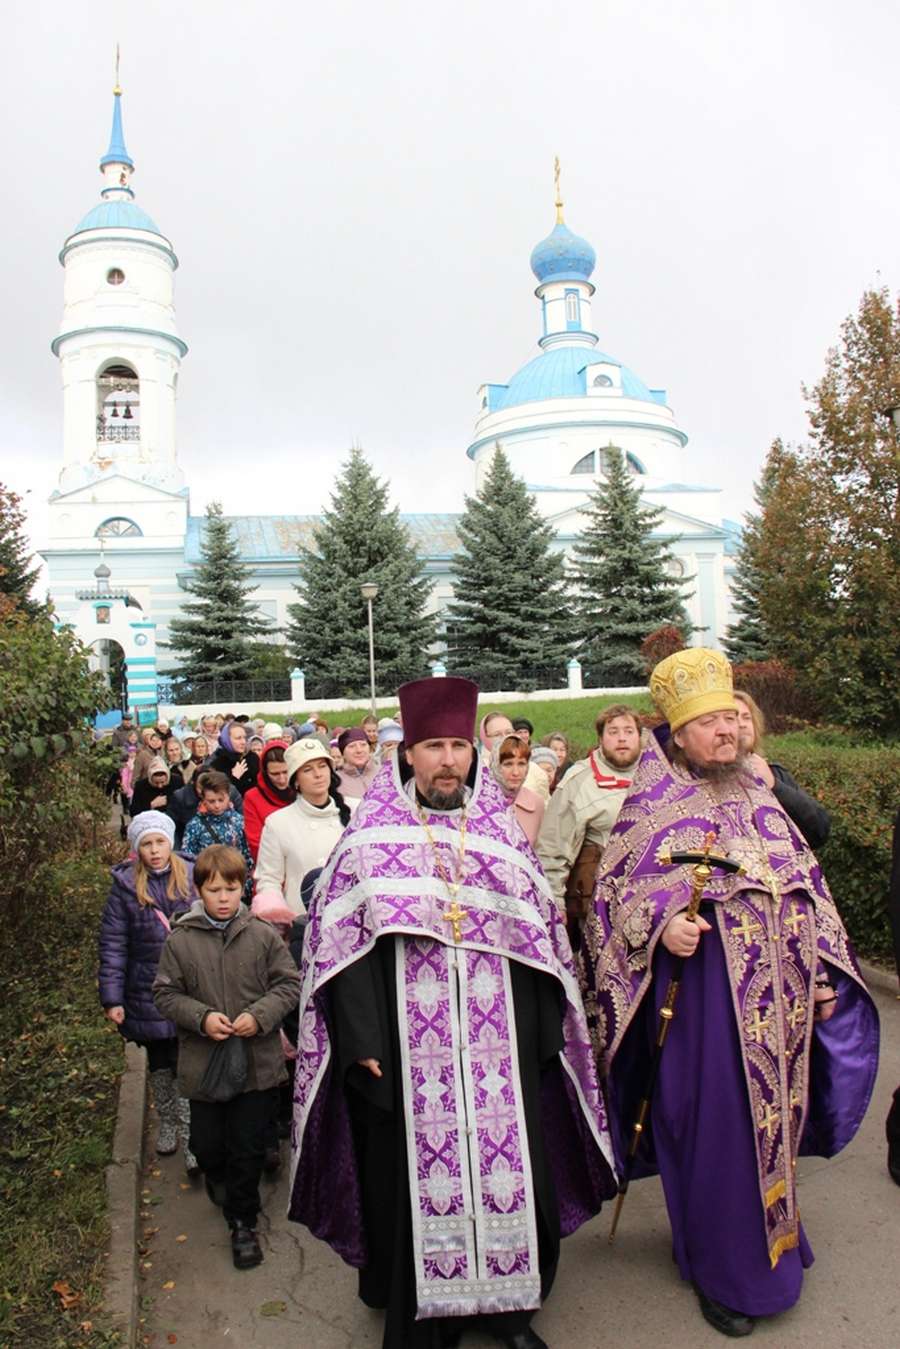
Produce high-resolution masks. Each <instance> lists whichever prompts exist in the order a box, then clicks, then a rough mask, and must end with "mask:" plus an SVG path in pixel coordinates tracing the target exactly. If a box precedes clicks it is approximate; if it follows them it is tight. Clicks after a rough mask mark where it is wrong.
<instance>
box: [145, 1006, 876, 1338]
mask: <svg viewBox="0 0 900 1349" xmlns="http://www.w3.org/2000/svg"><path fill="white" fill-rule="evenodd" d="M876 997H877V1000H878V1007H879V1011H880V1013H881V1017H882V1058H881V1071H880V1074H879V1079H878V1086H877V1088H876V1092H875V1097H874V1100H873V1103H872V1107H871V1109H870V1111H869V1114H868V1117H867V1119H866V1121H865V1123H864V1125H863V1127H862V1129H861V1130H860V1133H859V1135H858V1136H857V1138H856V1140H855V1141H854V1143H853V1144H852V1146H851V1147H849V1148H848V1149H847V1150H846V1152H844V1153H842V1154H841V1155H840V1156H839V1157H837V1158H835V1159H834V1160H833V1161H830V1162H824V1161H819V1160H814V1159H807V1160H806V1161H805V1162H802V1163H801V1165H800V1168H799V1170H800V1176H801V1200H802V1207H803V1214H804V1223H805V1226H806V1230H807V1234H808V1236H809V1238H810V1241H811V1243H812V1246H813V1249H814V1250H815V1253H816V1263H815V1265H814V1266H813V1268H812V1269H811V1270H809V1271H808V1273H807V1275H806V1279H805V1284H804V1292H803V1297H802V1298H801V1301H800V1303H799V1304H798V1306H797V1307H795V1308H794V1309H793V1310H792V1311H791V1312H789V1313H787V1314H785V1315H784V1316H781V1317H778V1318H775V1319H773V1320H771V1321H763V1322H759V1323H758V1325H757V1328H756V1331H755V1342H761V1343H765V1344H767V1345H769V1346H770V1347H771V1349H782V1346H790V1349H889V1347H890V1349H893V1346H895V1345H897V1344H900V1187H898V1186H896V1185H894V1184H893V1182H892V1181H891V1180H890V1177H889V1176H888V1174H887V1170H886V1168H885V1151H886V1149H885V1142H884V1119H885V1116H886V1115H887V1111H888V1107H889V1105H890V1098H891V1093H892V1092H893V1089H894V1087H895V1086H896V1085H897V1084H898V1082H900V1002H898V1001H896V1000H895V999H894V998H893V997H892V996H890V995H888V994H885V993H877V994H876ZM286 1151H287V1149H286V1146H285V1155H286ZM183 1182H184V1173H183V1171H182V1170H181V1166H180V1163H179V1162H178V1160H177V1159H175V1158H165V1159H161V1160H160V1161H159V1162H155V1163H154V1164H153V1165H152V1166H151V1167H150V1168H148V1172H147V1179H146V1182H145V1187H146V1191H147V1194H146V1200H147V1202H146V1206H145V1209H144V1212H145V1213H146V1214H147V1215H148V1216H147V1218H146V1221H145V1227H146V1228H158V1229H159V1230H158V1231H157V1232H155V1233H154V1234H153V1235H152V1236H150V1237H149V1238H148V1243H147V1244H148V1254H147V1256H146V1260H147V1262H149V1267H148V1268H146V1269H145V1270H144V1282H143V1291H144V1294H145V1298H144V1310H143V1313H142V1314H143V1315H144V1317H145V1323H144V1325H143V1327H142V1332H143V1334H144V1343H146V1344H149V1345H152V1346H153V1349H157V1347H158V1346H164V1345H166V1344H167V1343H177V1344H178V1345H179V1346H180V1349H218V1347H219V1346H228V1345H234V1346H235V1349H237V1347H238V1346H240V1349H257V1347H258V1349H379V1346H380V1344H381V1318H380V1316H378V1315H377V1314H376V1313H374V1312H370V1311H368V1310H367V1309H366V1308H365V1307H363V1305H362V1304H361V1303H360V1302H359V1301H358V1299H357V1298H356V1295H355V1274H354V1272H353V1271H352V1270H350V1269H348V1268H347V1266H345V1265H344V1264H342V1262H341V1261H340V1260H339V1259H338V1258H337V1256H335V1255H333V1254H332V1252H331V1251H330V1250H329V1249H328V1248H327V1247H326V1246H324V1245H323V1244H322V1243H321V1242H317V1241H314V1240H313V1238H312V1237H310V1235H309V1233H308V1232H307V1231H306V1230H305V1229H304V1228H300V1227H297V1226H296V1225H294V1224H290V1223H288V1222H287V1221H286V1219H285V1217H284V1209H285V1187H286V1181H285V1179H284V1178H282V1179H281V1181H280V1182H279V1183H278V1184H277V1185H276V1184H272V1183H268V1182H265V1181H264V1182H263V1195H264V1199H263V1202H264V1205H265V1210H266V1218H265V1220H264V1222H263V1223H262V1225H261V1226H262V1230H263V1232H264V1243H265V1251H266V1259H265V1262H264V1264H262V1265H261V1266H260V1267H259V1268H258V1269H255V1270H250V1271H246V1272H243V1273H238V1272H237V1271H236V1270H234V1269H233V1268H232V1265H231V1257H230V1250H229V1244H228V1236H227V1230H226V1228H225V1225H224V1222H223V1220H222V1216H221V1213H220V1212H219V1210H218V1209H214V1208H213V1207H212V1205H211V1204H210V1203H209V1201H208V1200H207V1198H206V1195H205V1193H204V1192H203V1191H202V1188H198V1187H197V1186H188V1187H187V1188H182V1184H183ZM608 1228H609V1214H608V1212H604V1213H603V1214H601V1216H600V1217H599V1218H597V1219H596V1220H595V1221H594V1222H592V1223H590V1224H588V1225H587V1226H586V1227H583V1228H582V1229H581V1230H580V1231H579V1232H577V1233H576V1234H575V1236H573V1237H570V1238H569V1239H568V1240H567V1241H566V1242H564V1243H563V1248H562V1259H561V1262H560V1270H559V1275H558V1277H557V1281H556V1285H555V1287H554V1290H553V1295H552V1297H551V1298H550V1300H549V1302H548V1303H547V1306H546V1308H545V1309H544V1310H543V1311H541V1312H540V1313H539V1314H538V1316H537V1317H536V1320H535V1329H536V1330H538V1331H539V1332H540V1333H541V1335H542V1336H543V1337H544V1339H545V1340H546V1341H547V1342H548V1344H549V1345H550V1346H551V1349H594V1347H595V1346H598V1349H599V1346H606V1345H610V1346H613V1347H614V1349H645V1346H647V1347H649V1346H654V1347H655V1346H660V1347H661V1346H666V1349H706V1347H707V1346H710V1347H712V1346H718V1349H722V1346H723V1345H724V1343H725V1341H724V1340H723V1339H722V1337H721V1336H719V1335H718V1334H716V1332H715V1331H713V1330H711V1329H710V1328H709V1327H708V1326H707V1325H706V1323H705V1322H704V1321H703V1320H702V1319H701V1318H700V1315H699V1313H698V1311H697V1310H696V1304H695V1301H694V1297H693V1294H692V1293H691V1292H690V1290H689V1289H688V1288H687V1286H686V1285H684V1284H682V1283H681V1282H680V1280H679V1278H678V1275H677V1273H676V1270H675V1266H674V1265H673V1264H672V1260H671V1246H670V1240H669V1228H668V1222H667V1220H666V1215H665V1209H664V1206H663V1200H662V1192H661V1189H660V1186H659V1182H658V1181H656V1180H648V1181H642V1182H641V1183H640V1184H638V1185H635V1186H634V1187H633V1188H632V1190H631V1192H630V1194H629V1197H628V1203H627V1206H626V1209H625V1213H624V1215H623V1223H622V1226H621V1228H620V1231H619V1235H618V1237H617V1238H616V1245H615V1247H614V1248H613V1249H610V1248H609V1247H608V1245H607V1244H606V1234H607V1231H608ZM179 1238H184V1239H183V1240H179ZM167 1284H171V1285H172V1286H171V1287H166V1285H167ZM172 1336H175V1337H176V1338H175V1339H174V1340H173V1339H172V1338H171V1337H172ZM493 1343H494V1342H493V1341H492V1340H489V1339H483V1338H481V1337H478V1336H469V1337H467V1338H466V1340H465V1341H464V1345H465V1349H487V1346H488V1345H491V1344H493Z"/></svg>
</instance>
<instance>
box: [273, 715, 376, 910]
mask: <svg viewBox="0 0 900 1349" xmlns="http://www.w3.org/2000/svg"><path fill="white" fill-rule="evenodd" d="M284 762H285V764H286V765H287V768H288V772H289V774H290V777H289V781H290V783H291V785H292V786H293V787H295V788H296V789H297V799H296V801H294V802H292V803H291V805H289V806H285V807H284V808H283V810H276V811H274V812H273V813H272V814H271V815H269V816H268V818H267V819H266V822H265V824H264V825H263V831H262V837H261V838H260V841H259V858H258V860H257V863H256V870H255V871H254V873H253V874H254V877H255V879H256V889H257V892H258V893H259V892H262V891H268V892H271V891H273V890H274V891H278V892H279V893H280V894H281V896H282V897H283V899H284V902H285V904H286V905H287V907H288V908H289V909H291V910H292V911H293V912H294V913H297V914H300V913H303V912H304V908H303V901H302V900H301V898H300V885H301V883H302V881H303V877H304V876H305V875H306V873H307V871H312V870H313V868H314V867H323V866H324V865H325V863H326V861H327V860H328V857H329V854H330V853H331V850H332V848H333V847H334V845H335V844H336V843H337V841H338V839H339V838H340V836H341V834H342V833H343V831H344V828H345V826H346V825H347V824H348V823H349V820H350V815H351V811H352V808H353V807H355V806H356V805H357V804H358V803H357V802H356V801H353V802H346V801H345V800H344V798H343V797H342V796H341V794H340V792H339V791H338V789H337V787H336V786H334V784H333V776H332V771H331V755H330V753H329V751H328V750H327V749H325V748H324V747H323V745H322V743H321V741H320V740H314V739H312V738H305V739H303V740H297V741H295V743H294V744H293V745H290V746H289V747H288V748H287V749H286V750H285V752H284Z"/></svg>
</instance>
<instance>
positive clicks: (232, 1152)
mask: <svg viewBox="0 0 900 1349" xmlns="http://www.w3.org/2000/svg"><path fill="white" fill-rule="evenodd" d="M245 880H246V867H245V864H244V859H243V857H242V856H241V854H240V853H239V852H238V851H237V850H236V849H235V848H229V847H227V846H226V845H224V844H214V845H212V846H211V847H209V848H204V849H203V851H202V852H201V853H200V854H199V856H198V857H197V860H196V863H195V865H194V884H195V886H196V889H197V891H198V893H199V895H200V899H199V901H198V902H197V903H195V904H194V905H193V906H192V908H191V909H190V912H189V913H187V914H186V915H185V916H184V917H183V918H182V919H181V920H180V921H179V922H178V923H177V924H176V925H175V926H174V927H173V929H172V932H171V934H170V936H169V938H168V940H167V941H166V944H165V946H164V947H163V952H162V956H161V957H160V961H159V969H158V972H157V975H156V979H155V981H154V984H153V996H154V999H155V1001H156V1005H157V1007H158V1008H159V1010H160V1012H161V1013H162V1014H163V1016H165V1017H167V1018H168V1019H169V1020H170V1021H174V1022H175V1025H176V1026H177V1027H178V1041H179V1049H178V1087H179V1090H180V1092H181V1094H182V1096H185V1097H187V1098H189V1100H190V1103H191V1149H192V1151H193V1152H194V1154H195V1156H196V1158H197V1161H198V1163H199V1165H200V1168H201V1170H202V1171H203V1172H204V1173H205V1177H206V1189H207V1193H208V1194H209V1196H210V1198H211V1199H212V1201H213V1203H216V1204H221V1205H222V1207H223V1212H224V1214H225V1219H226V1221H227V1222H228V1225H229V1227H230V1228H231V1247H232V1256H233V1260H234V1265H235V1268H236V1269H250V1268H252V1267H253V1266H254V1265H258V1264H259V1263H260V1262H261V1261H262V1258H263V1256H262V1250H261V1249H260V1245H259V1241H258V1239H257V1235H256V1220H257V1216H258V1214H259V1207H260V1202H259V1178H260V1175H261V1172H262V1167H263V1160H264V1156H265V1147H266V1136H267V1126H268V1124H269V1121H270V1120H271V1118H272V1115H273V1112H274V1110H275V1109H276V1105H277V1096H278V1085H279V1083H280V1082H282V1081H283V1080H284V1078H285V1075H286V1074H285V1066H284V1056H283V1054H282V1050H281V1040H280V1036H279V1028H280V1026H281V1022H282V1020H283V1019H284V1017H285V1016H286V1015H287V1014H288V1013H289V1012H290V1011H292V1010H293V1009H294V1007H295V1006H296V1004H297V1002H298V999H299V995H300V983H299V981H300V976H299V973H298V971H297V969H296V967H295V965H294V962H293V961H292V959H291V956H290V953H289V951H288V950H287V947H286V946H285V945H284V943H283V942H282V940H281V938H280V937H279V936H278V934H277V932H276V931H275V930H274V928H272V927H271V925H270V924H269V923H265V922H263V921H262V920H261V919H259V918H254V917H253V916H252V915H251V914H250V912H249V911H248V910H247V908H246V907H245V905H243V904H242V903H241V894H242V892H243V889H244V883H245ZM232 1037H234V1038H236V1039H239V1040H240V1041H241V1043H242V1045H243V1047H244V1049H245V1051H246V1053H245V1058H246V1081H245V1082H244V1085H243V1088H242V1090H240V1091H239V1092H238V1094H237V1095H234V1096H232V1097H231V1099H230V1100H227V1101H223V1100H216V1099H210V1098H209V1096H208V1094H207V1092H206V1091H205V1089H204V1075H205V1074H206V1071H207V1068H208V1067H209V1066H210V1060H211V1058H212V1055H213V1053H214V1051H215V1050H216V1046H217V1045H218V1044H221V1043H222V1042H223V1041H226V1040H229V1039H231V1038H232Z"/></svg>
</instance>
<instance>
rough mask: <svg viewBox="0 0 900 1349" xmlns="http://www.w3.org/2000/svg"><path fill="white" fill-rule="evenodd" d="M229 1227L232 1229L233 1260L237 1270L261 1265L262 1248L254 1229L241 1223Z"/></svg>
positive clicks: (231, 1224) (233, 1223) (230, 1224)
mask: <svg viewBox="0 0 900 1349" xmlns="http://www.w3.org/2000/svg"><path fill="white" fill-rule="evenodd" d="M228 1225H229V1227H230V1228H231V1258H232V1260H233V1261H234V1267H235V1269H253V1268H254V1267H255V1266H256V1265H261V1264H262V1258H263V1253H262V1248H261V1247H260V1244H259V1240H258V1238H257V1235H256V1232H255V1231H254V1230H253V1228H252V1227H250V1226H248V1225H247V1224H246V1223H239V1222H232V1223H229V1224H228Z"/></svg>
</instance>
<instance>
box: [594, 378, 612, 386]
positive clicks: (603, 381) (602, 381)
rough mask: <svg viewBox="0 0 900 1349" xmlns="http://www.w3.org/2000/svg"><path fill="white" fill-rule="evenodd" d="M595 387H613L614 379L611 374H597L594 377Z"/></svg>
mask: <svg viewBox="0 0 900 1349" xmlns="http://www.w3.org/2000/svg"><path fill="white" fill-rule="evenodd" d="M593 384H594V388H595V389H611V388H612V380H611V379H610V377H609V375H595V376H594V379H593Z"/></svg>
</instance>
